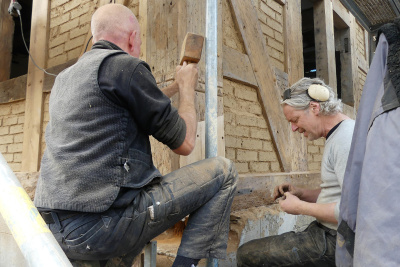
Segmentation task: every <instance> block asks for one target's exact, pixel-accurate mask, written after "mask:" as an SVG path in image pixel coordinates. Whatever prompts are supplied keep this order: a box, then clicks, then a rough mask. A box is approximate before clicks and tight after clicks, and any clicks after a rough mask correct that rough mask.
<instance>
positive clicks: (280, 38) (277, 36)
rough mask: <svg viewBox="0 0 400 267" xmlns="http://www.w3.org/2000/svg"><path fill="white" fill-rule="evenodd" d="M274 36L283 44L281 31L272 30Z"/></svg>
mask: <svg viewBox="0 0 400 267" xmlns="http://www.w3.org/2000/svg"><path fill="white" fill-rule="evenodd" d="M274 37H275V39H276V40H277V41H278V42H280V43H282V44H283V41H284V39H283V34H282V33H281V32H278V31H274Z"/></svg>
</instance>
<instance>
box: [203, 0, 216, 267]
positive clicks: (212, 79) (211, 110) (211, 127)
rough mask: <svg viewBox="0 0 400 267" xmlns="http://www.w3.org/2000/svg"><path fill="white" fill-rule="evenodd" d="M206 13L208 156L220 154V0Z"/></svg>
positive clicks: (212, 264) (212, 263)
mask: <svg viewBox="0 0 400 267" xmlns="http://www.w3.org/2000/svg"><path fill="white" fill-rule="evenodd" d="M206 9H207V12H206V13H207V14H206V50H205V53H206V81H205V83H206V112H205V123H206V144H205V145H206V157H207V158H211V157H215V156H217V155H218V135H217V116H218V34H217V33H218V30H217V29H218V0H207V7H206ZM207 267H218V260H217V259H213V258H209V259H207Z"/></svg>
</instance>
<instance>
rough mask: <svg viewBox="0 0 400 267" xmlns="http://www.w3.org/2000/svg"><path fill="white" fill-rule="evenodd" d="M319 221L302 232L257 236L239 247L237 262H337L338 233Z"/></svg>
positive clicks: (321, 266) (319, 265) (321, 265)
mask: <svg viewBox="0 0 400 267" xmlns="http://www.w3.org/2000/svg"><path fill="white" fill-rule="evenodd" d="M332 232H334V231H333V230H330V229H326V227H323V226H321V225H320V224H319V223H318V222H316V221H314V222H312V223H311V224H310V225H309V226H308V227H307V229H306V230H304V231H302V232H297V233H295V232H288V233H284V234H281V235H276V236H270V237H265V238H260V239H255V240H252V241H249V242H247V243H245V244H243V245H242V246H241V247H240V248H239V249H238V251H237V256H236V257H237V266H239V267H249V266H252V267H257V266H316V267H328V266H335V258H334V257H335V255H334V251H335V243H334V240H335V236H334V235H333V234H332Z"/></svg>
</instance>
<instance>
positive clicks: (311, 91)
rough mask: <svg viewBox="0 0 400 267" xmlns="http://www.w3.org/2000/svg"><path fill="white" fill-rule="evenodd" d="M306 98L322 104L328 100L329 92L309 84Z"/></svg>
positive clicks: (319, 86)
mask: <svg viewBox="0 0 400 267" xmlns="http://www.w3.org/2000/svg"><path fill="white" fill-rule="evenodd" d="M307 93H308V96H309V97H310V98H311V99H314V100H316V101H318V102H324V101H326V100H328V99H329V90H328V88H326V87H325V86H322V85H320V84H311V85H310V87H308V90H307Z"/></svg>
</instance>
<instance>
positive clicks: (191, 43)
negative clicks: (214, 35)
mask: <svg viewBox="0 0 400 267" xmlns="http://www.w3.org/2000/svg"><path fill="white" fill-rule="evenodd" d="M203 43H204V37H203V36H201V35H199V34H195V33H191V32H188V33H187V34H186V36H185V39H184V40H183V44H182V49H181V57H180V63H179V65H182V64H183V61H186V62H187V63H198V62H199V61H200V59H201V51H202V50H203Z"/></svg>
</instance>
